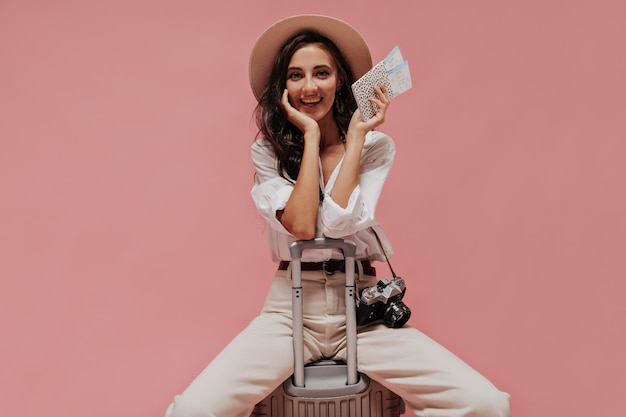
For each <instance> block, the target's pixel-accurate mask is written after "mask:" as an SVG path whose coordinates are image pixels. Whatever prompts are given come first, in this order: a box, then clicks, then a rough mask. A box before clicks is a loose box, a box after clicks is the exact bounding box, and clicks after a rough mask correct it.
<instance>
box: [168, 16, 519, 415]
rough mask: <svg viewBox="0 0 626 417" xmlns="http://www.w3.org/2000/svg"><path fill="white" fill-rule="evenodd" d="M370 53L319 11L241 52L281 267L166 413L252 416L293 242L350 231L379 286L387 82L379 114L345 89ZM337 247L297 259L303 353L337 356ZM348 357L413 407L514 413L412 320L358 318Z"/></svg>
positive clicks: (430, 411)
mask: <svg viewBox="0 0 626 417" xmlns="http://www.w3.org/2000/svg"><path fill="white" fill-rule="evenodd" d="M371 65H372V62H371V57H370V53H369V49H368V47H367V44H366V43H365V41H364V40H363V38H362V37H361V36H360V34H359V33H358V32H357V31H356V30H355V29H353V28H352V27H350V26H349V25H347V24H346V23H344V22H342V21H339V20H337V19H334V18H330V17H326V16H317V15H303V16H293V17H290V18H287V19H284V20H281V21H279V22H277V23H276V24H274V25H273V26H271V27H270V28H269V29H267V31H265V32H264V33H263V34H262V35H261V37H260V38H259V40H258V41H257V44H256V45H255V47H254V49H253V51H252V54H251V58H250V81H251V86H252V90H253V93H254V94H255V97H256V98H257V100H258V102H259V105H258V108H257V123H258V125H259V130H260V137H259V138H258V139H257V140H256V141H255V142H254V144H253V145H252V159H253V163H254V165H255V168H256V177H255V184H254V186H253V188H252V197H253V199H254V201H255V204H256V206H257V208H258V210H259V213H260V214H261V216H262V217H263V218H264V219H265V220H266V222H267V224H268V226H269V227H268V228H267V229H268V230H267V232H268V241H269V247H270V252H271V256H272V259H273V260H274V261H277V262H279V268H278V271H277V272H276V275H275V277H274V280H273V282H272V285H271V288H270V291H269V294H268V296H267V299H266V302H265V305H264V308H263V311H262V313H261V314H260V315H259V316H258V317H257V318H255V319H254V320H253V321H252V322H251V323H250V325H249V326H248V327H247V328H246V329H244V330H243V331H242V332H241V333H240V334H239V335H238V336H237V337H236V338H235V339H234V340H233V341H232V342H231V343H230V344H229V345H228V346H227V347H226V348H225V349H224V350H223V351H222V352H221V353H220V354H219V355H218V356H217V357H216V358H215V359H214V360H213V361H212V362H211V363H210V364H209V366H208V367H207V368H206V369H205V370H204V371H203V372H202V373H201V374H200V375H199V376H198V377H197V378H196V379H195V380H194V381H193V382H192V383H191V384H190V386H189V387H188V388H187V389H186V390H185V392H184V393H183V394H181V395H179V396H177V397H176V398H175V401H174V403H173V404H172V405H170V407H169V409H168V411H167V414H166V416H167V417H191V416H204V417H248V416H249V415H250V412H251V410H252V408H253V407H254V405H255V404H256V403H257V402H259V401H260V400H262V399H263V398H265V397H266V396H267V395H268V394H270V393H271V392H272V391H273V390H274V389H275V388H276V387H277V386H278V385H279V384H280V383H282V382H283V381H284V380H285V379H286V378H288V377H289V375H291V374H292V372H293V347H292V346H293V345H292V339H291V336H292V327H291V281H290V273H289V272H290V271H289V262H288V260H289V259H290V253H289V244H290V243H292V242H293V241H295V240H298V239H311V238H313V237H317V236H326V237H334V238H346V239H349V240H351V241H352V242H354V243H355V244H356V247H357V253H356V259H358V263H357V271H358V286H359V287H360V288H363V287H367V286H372V285H375V283H376V281H377V279H376V276H375V270H374V268H373V267H372V266H371V262H373V261H384V260H385V253H387V254H388V255H390V254H391V253H392V251H391V247H390V245H389V243H388V241H387V239H386V237H385V236H384V234H383V233H382V230H381V229H380V226H379V224H378V223H377V222H376V220H375V217H374V214H375V210H376V204H377V201H378V198H379V196H380V193H381V190H382V186H383V184H384V182H385V179H386V177H387V174H388V172H389V169H390V168H391V164H392V162H393V157H394V154H395V148H394V144H393V142H392V140H391V138H389V136H387V135H385V134H383V133H381V132H378V131H373V129H374V128H376V127H378V126H379V125H381V124H382V123H383V122H384V120H385V114H386V112H387V110H388V108H389V103H390V98H389V94H388V92H387V91H386V89H385V87H384V86H382V85H381V86H380V87H374V93H375V98H373V99H371V102H372V103H373V104H374V105H375V106H376V108H377V112H376V114H375V115H374V116H373V117H372V118H370V119H369V120H367V121H363V119H362V117H361V113H360V111H359V110H358V109H356V104H355V101H354V98H353V97H352V93H351V84H352V83H353V82H354V80H355V79H357V78H359V77H360V76H361V75H363V74H364V73H365V72H367V70H369V69H370V68H371ZM377 236H378V238H379V239H380V244H379V241H378V240H377ZM335 259H341V254H340V253H337V252H335V251H334V250H332V249H325V250H316V251H311V252H310V253H308V252H305V253H304V254H303V257H302V270H303V271H302V281H303V283H302V285H303V292H304V293H305V294H306V297H305V298H304V302H305V306H304V316H305V317H304V326H305V331H304V333H305V334H304V342H305V360H306V361H314V360H317V359H320V358H344V355H345V334H344V331H345V328H344V320H345V306H344V282H345V276H344V272H343V270H344V268H343V267H342V265H341V262H340V261H339V262H337V261H332V260H335ZM329 260H330V261H329ZM325 261H328V262H325ZM333 264H334V265H335V266H331V267H330V269H329V265H333ZM358 361H359V371H361V372H363V373H365V374H367V375H368V376H369V377H370V378H372V379H374V380H376V381H378V382H380V383H381V384H383V385H385V386H387V387H388V388H389V389H391V390H392V391H394V392H395V393H397V394H398V395H400V396H401V397H403V398H404V400H405V403H406V404H407V406H408V407H409V408H410V409H412V410H413V411H414V412H415V413H416V414H417V415H419V416H429V417H434V416H446V417H451V416H485V417H487V416H490V417H491V416H493V417H495V416H508V415H509V413H510V411H509V400H508V395H507V394H505V393H502V392H500V391H498V390H497V389H496V388H495V387H494V386H493V385H492V384H491V383H490V382H489V381H487V380H486V379H485V378H484V377H482V376H481V375H480V374H478V373H477V372H476V371H475V370H473V369H472V368H470V367H469V366H468V365H466V364H465V363H463V362H462V361H461V360H460V359H458V358H457V357H456V356H454V355H453V354H451V353H450V352H449V351H447V350H446V349H444V348H443V347H441V346H440V345H438V344H437V343H435V342H434V341H433V340H431V339H429V338H428V337H427V336H425V335H424V334H422V333H421V332H419V331H418V330H416V329H413V328H411V327H408V326H404V327H402V328H389V327H387V326H385V325H384V324H372V325H369V326H364V327H362V328H360V329H359V334H358Z"/></svg>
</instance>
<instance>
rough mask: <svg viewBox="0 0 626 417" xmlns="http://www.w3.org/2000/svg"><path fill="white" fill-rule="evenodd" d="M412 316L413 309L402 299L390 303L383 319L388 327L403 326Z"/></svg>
mask: <svg viewBox="0 0 626 417" xmlns="http://www.w3.org/2000/svg"><path fill="white" fill-rule="evenodd" d="M410 317H411V309H409V308H408V307H407V306H406V304H404V303H403V302H402V301H393V302H391V303H389V305H388V306H387V309H386V310H385V314H384V316H383V319H384V321H385V324H386V325H387V326H388V327H393V328H396V327H402V326H404V325H405V324H406V322H407V321H409V318H410Z"/></svg>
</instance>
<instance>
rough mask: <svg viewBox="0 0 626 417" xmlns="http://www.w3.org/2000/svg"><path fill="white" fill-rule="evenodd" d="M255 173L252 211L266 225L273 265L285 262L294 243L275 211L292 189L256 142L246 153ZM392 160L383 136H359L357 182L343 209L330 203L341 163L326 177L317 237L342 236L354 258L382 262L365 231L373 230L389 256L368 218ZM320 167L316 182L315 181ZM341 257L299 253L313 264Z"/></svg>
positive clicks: (268, 150) (263, 144)
mask: <svg viewBox="0 0 626 417" xmlns="http://www.w3.org/2000/svg"><path fill="white" fill-rule="evenodd" d="M251 153H252V161H253V163H254V167H255V169H256V175H255V182H254V186H253V187H252V191H251V195H252V199H253V200H254V203H255V205H256V207H257V210H258V211H259V213H260V214H261V216H262V217H263V218H264V219H265V221H266V222H267V224H268V226H269V227H268V229H267V238H268V242H269V249H270V253H271V256H272V260H273V261H276V262H277V261H279V260H289V259H290V258H291V255H290V252H289V245H290V244H291V243H292V242H294V241H295V240H297V239H296V238H295V237H294V236H293V235H292V234H290V233H289V232H288V231H287V229H285V227H284V226H283V225H282V223H281V222H280V221H279V220H278V219H277V218H276V212H277V211H278V210H282V209H284V208H285V205H286V204H287V200H289V196H290V195H291V191H292V190H293V187H294V185H293V183H292V182H290V181H289V180H287V179H285V178H283V177H281V176H280V174H279V173H278V169H277V166H278V165H277V160H276V157H275V155H274V152H273V150H272V146H271V144H270V143H269V141H267V140H265V139H258V140H256V141H255V142H254V143H253V145H252V149H251ZM394 156H395V145H394V143H393V140H392V139H391V138H390V137H389V136H387V135H386V134H384V133H382V132H378V131H371V132H369V133H368V134H367V135H366V137H365V144H364V146H363V151H362V154H361V168H360V175H359V184H358V185H357V186H356V188H355V189H354V191H353V192H352V194H351V195H350V199H349V201H348V206H347V207H346V208H342V207H340V206H339V205H337V203H335V202H334V201H333V199H332V198H331V196H330V193H331V191H332V189H333V186H334V184H335V181H336V179H337V175H338V173H339V168H340V167H341V164H342V162H343V159H342V160H341V161H340V162H339V164H337V167H336V168H335V170H334V171H333V173H332V174H331V176H330V178H329V179H328V182H327V184H326V186H325V187H324V200H323V201H322V203H321V204H320V209H319V214H318V216H317V232H316V236H317V237H322V236H324V237H330V238H344V239H346V240H350V241H352V242H353V243H355V244H356V258H357V259H369V260H372V261H383V262H384V261H385V257H384V254H383V252H382V251H381V249H380V245H379V244H378V242H377V241H376V237H375V236H374V233H373V232H372V230H371V228H373V229H374V230H376V233H377V234H378V237H379V238H380V240H381V242H382V243H383V246H384V248H385V251H386V252H387V255H388V256H391V255H392V254H393V250H392V248H391V245H390V244H389V241H388V240H387V238H386V237H385V235H384V234H383V232H382V230H381V228H380V226H379V224H378V222H377V221H376V219H375V217H374V214H375V211H376V204H377V203H378V198H379V196H380V193H381V191H382V189H383V185H384V183H385V180H386V179H387V175H388V174H389V170H390V169H391V165H392V163H393V158H394ZM321 175H322V174H321V166H320V178H321ZM331 258H334V259H341V258H342V255H341V252H340V251H338V250H333V249H321V250H315V251H305V252H304V253H303V255H302V261H304V262H319V261H325V260H328V259H331Z"/></svg>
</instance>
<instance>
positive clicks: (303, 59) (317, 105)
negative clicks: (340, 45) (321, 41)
mask: <svg viewBox="0 0 626 417" xmlns="http://www.w3.org/2000/svg"><path fill="white" fill-rule="evenodd" d="M338 87H339V83H338V77H337V69H336V65H335V61H334V60H333V58H332V56H331V54H330V53H329V52H328V51H326V50H325V49H324V48H322V47H320V46H319V45H316V44H308V45H305V46H303V47H302V48H300V49H298V50H297V51H296V52H295V53H294V54H293V55H292V57H291V60H290V61H289V68H288V69H287V80H286V88H287V94H288V96H289V101H290V102H291V105H292V106H293V107H294V108H295V109H296V110H298V111H300V112H302V113H305V114H307V115H308V116H309V117H311V118H313V119H314V120H316V121H317V122H320V121H322V120H323V119H325V118H328V117H331V118H332V117H333V112H332V109H333V103H334V101H335V93H336V92H337V88H338Z"/></svg>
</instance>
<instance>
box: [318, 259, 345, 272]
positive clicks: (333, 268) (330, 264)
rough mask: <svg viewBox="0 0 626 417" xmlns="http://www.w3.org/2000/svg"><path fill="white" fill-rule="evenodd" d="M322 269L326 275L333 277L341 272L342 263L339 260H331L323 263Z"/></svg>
mask: <svg viewBox="0 0 626 417" xmlns="http://www.w3.org/2000/svg"><path fill="white" fill-rule="evenodd" d="M322 269H323V270H324V272H325V273H326V275H333V274H334V273H335V272H337V271H341V261H338V260H337V259H329V260H327V261H323V262H322Z"/></svg>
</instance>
